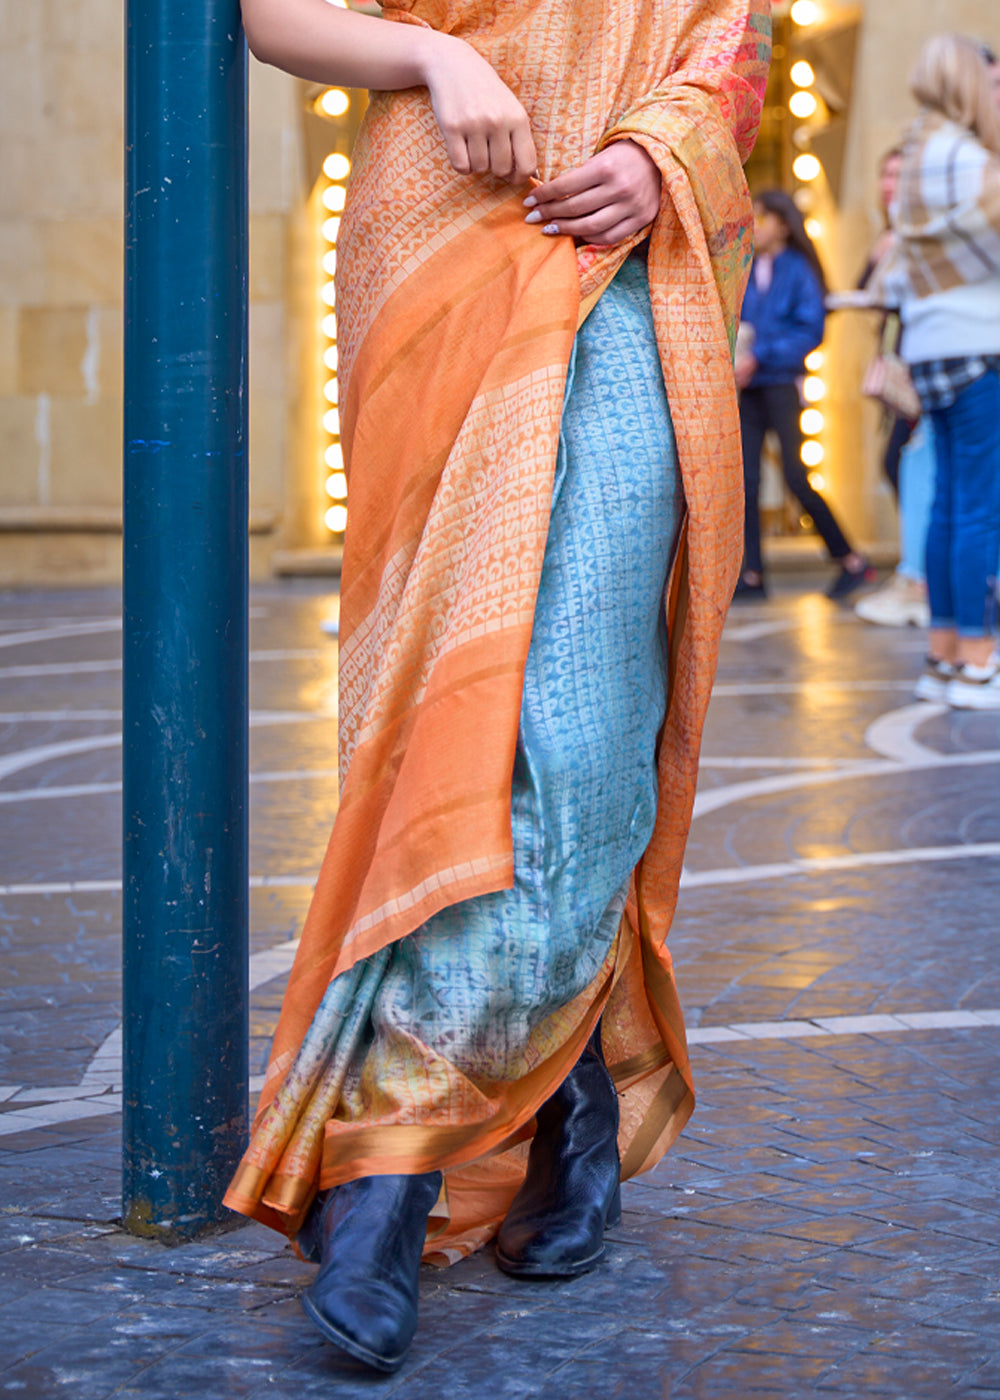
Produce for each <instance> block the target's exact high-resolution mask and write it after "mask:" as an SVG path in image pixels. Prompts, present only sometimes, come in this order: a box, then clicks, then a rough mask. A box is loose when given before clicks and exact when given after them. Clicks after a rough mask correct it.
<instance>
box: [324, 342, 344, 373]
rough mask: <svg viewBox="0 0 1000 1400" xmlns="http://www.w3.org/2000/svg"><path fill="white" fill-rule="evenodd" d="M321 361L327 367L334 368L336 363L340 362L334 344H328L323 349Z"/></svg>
mask: <svg viewBox="0 0 1000 1400" xmlns="http://www.w3.org/2000/svg"><path fill="white" fill-rule="evenodd" d="M323 363H324V364H325V365H326V367H327V369H332V370H335V369H336V368H337V365H338V364H339V363H340V357H339V356H338V354H337V347H336V345H328V346H327V347H326V349H325V350H324V351H323Z"/></svg>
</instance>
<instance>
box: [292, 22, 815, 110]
mask: <svg viewBox="0 0 1000 1400" xmlns="http://www.w3.org/2000/svg"><path fill="white" fill-rule="evenodd" d="M800 3H802V0H800ZM350 105H351V99H350V98H349V97H348V95H347V93H346V92H344V90H343V89H342V88H327V90H326V92H324V93H323V96H322V97H321V98H320V99H319V108H320V111H321V112H322V113H323V115H324V116H325V117H342V116H343V115H344V113H345V112H346V111H347V109H348V107H350Z"/></svg>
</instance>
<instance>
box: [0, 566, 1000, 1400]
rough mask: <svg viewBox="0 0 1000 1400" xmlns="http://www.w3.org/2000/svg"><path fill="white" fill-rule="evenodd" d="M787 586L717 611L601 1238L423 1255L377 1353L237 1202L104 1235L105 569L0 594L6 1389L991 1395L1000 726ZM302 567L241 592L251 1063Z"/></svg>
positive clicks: (304, 620) (295, 716)
mask: <svg viewBox="0 0 1000 1400" xmlns="http://www.w3.org/2000/svg"><path fill="white" fill-rule="evenodd" d="M817 586H818V580H815V579H814V580H812V581H809V580H798V581H786V582H785V583H784V584H783V586H782V591H781V592H780V593H779V594H778V596H776V597H775V598H774V599H772V600H771V601H769V602H768V603H767V604H766V606H760V607H754V608H743V609H741V610H739V611H736V612H734V614H733V616H732V618H731V619H730V623H729V626H728V629H727V635H726V640H725V642H724V645H723V653H722V667H721V672H720V676H719V684H718V687H717V691H716V696H715V699H714V700H713V705H712V711H711V715H710V722H709V725H708V731H707V735H706V741H705V762H704V767H703V776H702V786H701V794H700V797H699V807H698V813H697V817H696V820H695V823H694V828H693V832H692V838H691V843H690V847H689V853H688V865H687V871H686V875H685V881H684V888H683V891H682V898H681V905H680V912H679V916H678V920H677V924H676V928H675V931H674V934H673V949H674V955H675V958H676V962H677V969H678V979H679V982H680V987H681V991H682V996H683V998H684V1002H685V1006H686V1009H687V1015H688V1019H689V1025H690V1028H691V1039H692V1042H693V1050H692V1054H693V1057H694V1062H695V1069H696V1073H697V1078H698V1083H699V1088H700V1098H699V1106H698V1109H697V1111H696V1113H695V1117H694V1119H693V1120H692V1123H691V1125H690V1127H689V1128H688V1130H687V1131H686V1132H685V1133H684V1135H683V1137H682V1138H681V1140H680V1142H679V1143H678V1144H677V1145H676V1147H675V1148H674V1150H673V1151H672V1152H671V1153H670V1154H669V1155H668V1157H667V1159H666V1160H665V1161H664V1162H663V1163H662V1164H661V1166H660V1167H659V1168H658V1169H657V1170H656V1171H655V1172H653V1173H651V1174H650V1175H649V1176H647V1177H645V1178H643V1179H641V1180H640V1181H638V1182H635V1183H632V1184H630V1185H629V1186H627V1187H626V1189H625V1217H624V1222H623V1224H622V1226H621V1228H619V1229H617V1230H614V1231H613V1232H611V1237H610V1247H609V1250H608V1255H607V1259H606V1261H605V1262H604V1263H603V1264H602V1265H601V1266H600V1267H599V1268H598V1269H597V1271H596V1272H595V1273H593V1274H591V1275H589V1276H588V1277H585V1278H582V1279H578V1280H575V1281H572V1282H568V1283H561V1284H555V1283H536V1284H526V1283H518V1282H515V1281H514V1280H511V1279H508V1278H506V1277H505V1276H504V1275H502V1274H500V1273H499V1272H498V1271H497V1270H496V1268H495V1265H494V1263H493V1260H492V1258H491V1256H490V1254H489V1253H488V1252H485V1253H483V1254H481V1255H480V1256H478V1257H475V1258H473V1259H470V1260H467V1261H465V1262H464V1263H462V1264H459V1265H457V1266H456V1267H454V1268H452V1269H450V1270H447V1271H443V1272H435V1271H432V1270H426V1271H425V1277H424V1279H423V1283H422V1299H421V1328H420V1332H419V1335H418V1338H417V1341H416V1344H415V1345H414V1348H413V1351H412V1354H411V1357H410V1359H409V1360H408V1362H407V1364H406V1366H405V1367H404V1369H403V1370H402V1371H401V1372H400V1373H399V1374H398V1375H396V1376H395V1377H392V1378H388V1379H386V1378H382V1379H379V1378H373V1377H371V1376H369V1375H368V1374H366V1373H363V1372H362V1371H361V1370H360V1369H355V1368H353V1367H352V1366H351V1364H349V1363H348V1362H346V1361H345V1360H343V1359H341V1358H340V1357H339V1355H338V1354H337V1353H336V1352H335V1351H334V1350H333V1349H332V1348H329V1347H327V1346H326V1345H325V1344H324V1343H323V1342H322V1341H321V1340H320V1339H319V1338H318V1336H317V1335H316V1334H315V1333H314V1332H313V1330H312V1329H311V1327H310V1326H309V1325H308V1323H307V1322H306V1320H305V1318H304V1316H303V1315H302V1313H301V1312H300V1309H299V1305H298V1301H297V1294H298V1292H299V1291H300V1289H301V1287H302V1286H303V1284H304V1282H305V1281H306V1280H307V1279H308V1277H309V1276H310V1274H311V1270H310V1269H309V1268H308V1267H307V1266H306V1265H304V1264H301V1263H299V1262H298V1261H297V1260H296V1259H295V1258H294V1257H293V1256H292V1255H291V1253H290V1252H288V1251H287V1250H286V1249H285V1248H283V1247H282V1241H281V1240H280V1239H279V1238H278V1237H277V1236H275V1235H272V1234H271V1233H269V1232H268V1231H266V1230H264V1229H262V1228H260V1227H257V1226H245V1227H242V1228H240V1229H237V1230H235V1231H234V1232H233V1233H231V1234H226V1235H222V1236H219V1237H217V1238H215V1239H214V1240H211V1241H209V1242H206V1243H199V1244H196V1245H190V1246H187V1247H183V1248H177V1249H166V1248H164V1247H162V1246H159V1245H154V1244H148V1243H143V1242H140V1241H137V1240H134V1239H132V1238H130V1237H128V1236H126V1235H125V1234H123V1233H122V1232H121V1231H120V1230H119V1229H118V1228H117V1224H116V1216H117V1213H118V1210H119V1201H118V1196H117V1191H118V1151H119V1129H120V1119H119V1117H118V1109H119V1106H120V1100H119V1098H118V1097H117V1093H118V1089H119V1075H120V1071H119V1068H118V1046H119V1041H118V1039H117V1030H118V1004H119V970H118V958H119V932H120V930H119V923H120V887H119V883H118V882H119V879H120V869H119V855H118V850H119V834H118V804H119V800H120V799H119V785H120V751H119V746H118V742H119V741H118V735H119V729H120V723H119V721H120V714H119V710H120V700H119V683H120V661H119V657H120V639H119V633H118V629H117V621H116V612H117V605H118V600H117V597H116V596H115V595H114V594H113V593H111V592H106V591H105V592H75V593H72V594H70V593H63V594H47V595H42V594H37V593H36V594H30V595H29V594H14V595H7V596H6V597H5V598H4V599H3V600H0V602H2V607H0V823H2V829H3V833H4V835H3V842H2V868H0V881H2V882H3V883H2V886H0V938H2V941H3V952H4V957H3V960H2V965H0V966H2V977H3V993H2V1000H0V1056H2V1062H0V1085H2V1086H3V1087H0V1396H6V1395H11V1396H23V1397H27V1398H28V1400H35V1397H38V1400H47V1398H48V1397H51V1396H58V1395H68V1396H71V1397H73V1400H98V1397H102V1398H103V1397H108V1396H115V1397H133V1396H141V1397H143V1398H144V1400H182V1398H184V1400H186V1397H188V1396H201V1397H207V1400H215V1398H216V1397H227V1398H228V1397H241V1400H242V1397H247V1400H250V1397H253V1400H258V1398H259V1397H264V1396H273V1397H277V1400H311V1398H312V1397H319V1396H332V1395H336V1396H340V1397H345V1400H350V1398H351V1397H357V1396H362V1395H363V1396H382V1395H386V1396H389V1395H391V1396H394V1397H399V1400H425V1397H426V1398H427V1400H430V1398H431V1397H433V1400H438V1397H440V1396H441V1395H442V1394H443V1395H447V1396H449V1397H455V1398H456V1400H460V1398H461V1397H470V1400H482V1398H483V1397H486V1396H490V1397H496V1400H500V1398H501V1397H527V1396H542V1395H544V1396H546V1397H554V1398H555V1400H576V1398H577V1397H592V1396H593V1397H597V1396H601V1397H615V1396H628V1397H630V1400H647V1397H652V1400H666V1397H673V1398H674V1400H681V1397H712V1400H715V1397H729V1396H743V1395H745V1394H753V1395H763V1396H780V1397H791V1398H793V1400H794V1398H795V1397H799V1396H801V1395H807V1394H813V1393H815V1394H818V1395H835V1396H843V1397H854V1396H858V1397H862V1396H865V1397H867V1396H883V1395H888V1396H895V1397H902V1400H922V1397H935V1400H936V1397H940V1396H952V1395H956V1396H966V1395H967V1396H977V1397H980V1398H981V1400H985V1397H990V1396H992V1397H1000V1269H998V1263H1000V1252H998V1244H1000V1172H998V1169H997V1161H996V1157H997V1144H998V1141H1000V1122H998V1108H1000V1074H998V1058H1000V974H998V970H997V959H996V942H997V925H998V919H997V914H996V908H997V900H998V896H1000V861H998V855H1000V788H998V784H997V775H998V772H1000V716H997V715H988V714H987V715H976V714H957V713H952V712H949V711H946V710H944V709H942V708H940V707H935V706H931V705H922V706H919V705H915V704H914V703H912V701H911V695H910V687H911V684H912V679H913V677H914V676H915V675H916V673H917V671H918V669H919V665H920V656H921V640H922V639H921V638H920V636H919V635H918V634H917V633H915V632H911V631H903V630H887V629H881V628H867V627H865V626H864V625H863V624H861V623H859V622H857V620H856V619H855V618H854V616H853V614H852V613H851V612H850V611H844V610H840V609H837V608H836V607H834V606H833V605H832V604H830V603H828V602H827V601H826V599H825V598H823V597H822V596H821V595H820V594H819V593H817V592H816V591H815V589H816V588H817ZM332 608H335V600H334V599H331V598H330V597H329V596H328V595H326V594H325V593H323V592H321V591H320V590H319V588H318V587H316V586H313V585H305V584H298V585H291V584H290V585H288V586H283V587H278V586H268V587H265V588H261V589H259V590H257V591H256V592H255V595H254V599H253V618H252V639H253V648H254V653H253V662H252V694H253V705H254V719H255V723H254V728H253V731H252V763H253V775H254V782H253V785H252V789H251V791H252V804H253V850H252V870H253V872H254V877H255V887H254V892H253V906H252V917H253V925H252V941H253V952H254V961H253V965H252V973H253V975H252V981H253V984H254V994H253V995H254V1002H253V1024H252V1033H253V1046H252V1051H253V1069H254V1073H255V1074H259V1073H260V1071H261V1070H262V1068H263V1065H264V1059H265V1055H266V1047H267V1042H268V1037H269V1035H270V1033H271V1030H272V1028H273V1025H274V1019H275V1014H276V1008H277V1005H278V1002H279V999H280V995H281V990H282V985H283V978H284V975H285V974H286V972H287V968H288V966H289V961H290V954H289V943H290V940H292V939H293V938H294V937H295V935H296V931H297V929H298V927H299V924H300V921H301V918H302V915H303V911H304V909H305V906H306V901H307V898H308V894H309V881H310V879H311V877H312V874H313V873H314V871H315V869H316V867H317V865H318V863H319V859H320V856H321V852H322V849H323V847H324V845H325V841H326V837H327V833H328V828H329V823H330V818H331V807H332V803H333V795H334V753H335V720H334V691H335V678H336V645H335V643H334V642H332V641H330V640H329V639H328V638H326V637H324V636H323V635H322V634H321V633H320V631H319V629H318V623H319V621H320V620H321V618H322V617H324V616H327V615H329V613H330V611H331V609H332Z"/></svg>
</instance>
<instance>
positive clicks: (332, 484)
mask: <svg viewBox="0 0 1000 1400" xmlns="http://www.w3.org/2000/svg"><path fill="white" fill-rule="evenodd" d="M326 494H327V495H328V496H331V497H332V498H333V499H334V500H335V501H346V500H347V477H346V476H345V475H344V473H343V472H334V474H333V476H330V477H327V481H326Z"/></svg>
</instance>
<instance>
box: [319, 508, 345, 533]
mask: <svg viewBox="0 0 1000 1400" xmlns="http://www.w3.org/2000/svg"><path fill="white" fill-rule="evenodd" d="M323 520H324V522H325V523H326V528H327V529H328V530H332V532H333V533H334V534H335V535H342V534H343V533H344V531H345V530H346V529H347V507H346V506H331V507H330V509H329V510H328V511H327V513H326V514H325V515H324V516H323Z"/></svg>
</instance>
